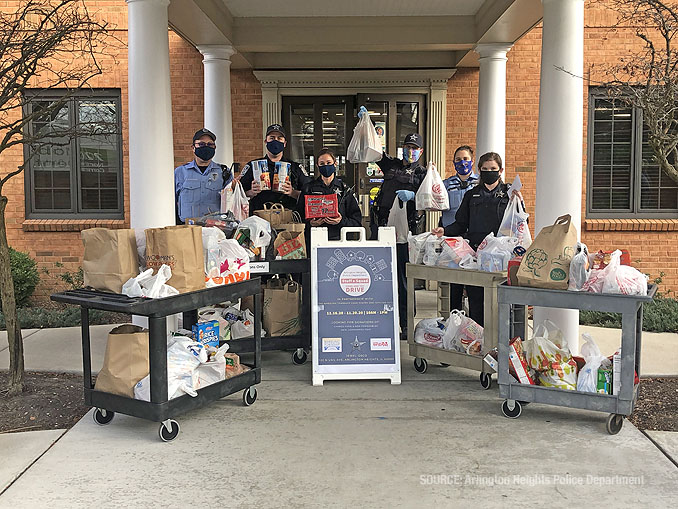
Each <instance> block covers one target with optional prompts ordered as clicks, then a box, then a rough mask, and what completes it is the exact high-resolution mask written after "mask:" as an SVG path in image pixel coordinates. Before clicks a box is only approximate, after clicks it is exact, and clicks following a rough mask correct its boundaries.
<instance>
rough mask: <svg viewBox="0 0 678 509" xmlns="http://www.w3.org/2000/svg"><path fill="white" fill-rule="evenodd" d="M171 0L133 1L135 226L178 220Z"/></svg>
mask: <svg viewBox="0 0 678 509" xmlns="http://www.w3.org/2000/svg"><path fill="white" fill-rule="evenodd" d="M168 5H169V0H127V11H128V24H129V28H128V54H129V63H128V80H129V81H128V101H129V182H130V223H131V226H132V228H141V229H144V228H153V227H162V226H168V225H171V224H174V146H173V136H172V99H171V94H170V73H169V38H168V23H167V6H168Z"/></svg>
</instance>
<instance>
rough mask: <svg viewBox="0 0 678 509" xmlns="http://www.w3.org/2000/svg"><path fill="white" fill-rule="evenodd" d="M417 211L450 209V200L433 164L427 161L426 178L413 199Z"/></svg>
mask: <svg viewBox="0 0 678 509" xmlns="http://www.w3.org/2000/svg"><path fill="white" fill-rule="evenodd" d="M415 205H416V208H417V210H430V211H433V212H435V211H440V210H447V209H449V208H450V199H449V197H448V195H447V190H446V189H445V185H444V184H443V179H442V178H441V177H440V173H438V170H437V169H436V166H435V164H433V162H432V161H429V163H428V168H427V169H426V176H425V177H424V180H423V182H422V183H421V185H420V186H419V190H418V191H417V194H416V197H415Z"/></svg>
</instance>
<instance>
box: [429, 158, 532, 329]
mask: <svg viewBox="0 0 678 509" xmlns="http://www.w3.org/2000/svg"><path fill="white" fill-rule="evenodd" d="M478 168H479V169H480V183H479V184H478V185H476V186H475V187H474V188H473V189H471V190H470V191H469V192H467V193H466V194H465V195H464V198H463V199H462V200H461V205H459V209H458V210H457V213H456V215H455V221H454V223H451V224H449V225H447V226H445V227H438V228H434V229H433V232H432V233H433V234H435V235H438V236H439V237H440V236H442V235H446V236H448V237H459V236H461V237H464V238H465V239H466V240H467V241H468V243H469V244H470V245H471V247H472V248H473V249H474V250H476V249H478V246H479V245H480V243H481V242H482V241H483V239H484V238H485V237H486V236H487V235H488V234H490V233H494V234H495V235H496V234H497V232H498V231H499V226H500V225H501V220H502V219H503V217H504V211H506V207H507V205H508V202H509V198H510V196H509V195H508V189H509V186H508V184H505V183H504V182H502V181H501V180H500V178H499V175H500V172H501V171H502V170H503V168H502V160H501V156H500V155H499V154H497V153H496V152H488V153H487V154H483V155H482V156H481V157H480V160H479V161H478ZM513 194H515V195H516V196H518V198H519V199H520V201H521V202H522V201H523V196H522V194H520V192H519V191H513ZM466 294H467V295H468V303H469V316H470V317H471V318H472V319H473V320H475V321H476V322H477V323H478V324H479V325H483V322H484V319H483V317H484V301H483V296H484V291H483V288H482V287H479V286H466Z"/></svg>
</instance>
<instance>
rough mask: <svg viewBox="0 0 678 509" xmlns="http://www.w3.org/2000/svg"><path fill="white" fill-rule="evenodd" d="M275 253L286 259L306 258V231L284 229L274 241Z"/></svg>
mask: <svg viewBox="0 0 678 509" xmlns="http://www.w3.org/2000/svg"><path fill="white" fill-rule="evenodd" d="M273 248H274V249H275V254H276V256H277V255H280V257H281V258H283V259H284V260H298V259H301V258H306V238H305V236H304V232H303V230H302V231H299V232H292V231H289V230H285V231H282V232H280V233H279V234H278V236H277V237H276V238H275V240H274V241H273Z"/></svg>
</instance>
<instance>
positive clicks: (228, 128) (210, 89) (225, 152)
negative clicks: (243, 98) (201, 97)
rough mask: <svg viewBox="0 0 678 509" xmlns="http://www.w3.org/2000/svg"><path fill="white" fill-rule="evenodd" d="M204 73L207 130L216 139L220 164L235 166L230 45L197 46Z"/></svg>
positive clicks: (231, 51) (231, 48) (217, 158)
mask: <svg viewBox="0 0 678 509" xmlns="http://www.w3.org/2000/svg"><path fill="white" fill-rule="evenodd" d="M198 51H200V53H202V55H203V59H202V63H203V67H204V69H205V77H204V84H205V125H204V126H205V127H206V128H207V129H209V130H210V131H212V132H213V133H214V134H216V135H217V153H216V155H215V156H214V160H215V161H217V162H218V163H222V164H227V165H229V166H230V165H231V164H233V120H232V114H231V56H232V55H233V54H234V53H235V49H234V48H233V46H231V45H230V44H220V45H210V46H198Z"/></svg>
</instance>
